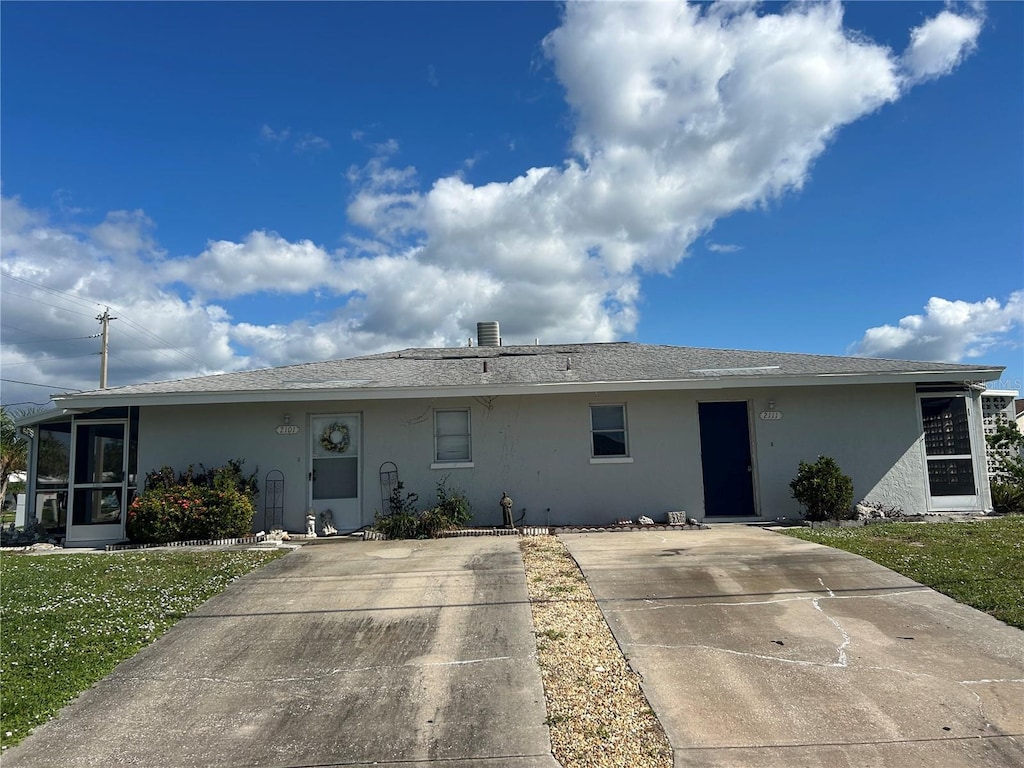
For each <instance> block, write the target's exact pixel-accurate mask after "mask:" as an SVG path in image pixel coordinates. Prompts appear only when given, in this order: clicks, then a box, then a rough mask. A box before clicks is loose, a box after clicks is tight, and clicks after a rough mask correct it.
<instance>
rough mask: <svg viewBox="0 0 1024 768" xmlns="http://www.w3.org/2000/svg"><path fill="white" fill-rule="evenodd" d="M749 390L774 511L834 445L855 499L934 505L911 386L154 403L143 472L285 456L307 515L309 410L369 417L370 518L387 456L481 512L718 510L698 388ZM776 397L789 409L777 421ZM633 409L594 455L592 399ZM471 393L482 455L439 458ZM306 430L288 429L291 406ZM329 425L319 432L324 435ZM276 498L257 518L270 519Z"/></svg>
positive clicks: (144, 418)
mask: <svg viewBox="0 0 1024 768" xmlns="http://www.w3.org/2000/svg"><path fill="white" fill-rule="evenodd" d="M715 400H733V401H736V400H740V401H748V402H749V409H750V414H751V423H750V426H751V443H752V451H753V463H754V468H755V472H754V479H755V498H756V503H757V505H758V511H759V515H760V517H761V518H762V519H767V520H773V519H776V518H780V517H796V516H799V514H800V510H799V507H798V505H797V504H796V502H795V501H794V500H793V499H792V498H790V495H789V482H790V480H792V478H793V477H794V476H795V474H796V471H797V465H798V464H799V462H800V461H801V460H806V461H813V460H814V459H815V458H816V457H817V456H818V455H819V454H827V455H830V456H832V457H834V458H835V459H836V460H837V461H838V462H839V465H840V466H841V467H842V468H843V470H844V471H845V472H846V473H847V474H849V475H851V476H852V477H853V480H854V485H855V490H854V493H855V500H859V499H862V498H868V499H870V500H875V501H884V502H887V503H890V504H898V505H900V506H902V507H904V508H905V509H906V510H907V511H924V509H925V503H926V495H925V494H926V479H925V476H924V463H923V459H922V455H921V446H920V439H921V437H920V426H919V420H918V415H917V408H918V405H917V400H916V396H915V392H914V386H913V385H912V384H907V385H872V386H830V387H801V388H785V389H778V390H766V389H749V390H717V391H705V392H692V391H689V392H629V393H618V394H612V395H604V394H603V395H590V396H588V395H586V394H545V395H526V396H501V397H494V398H464V399H462V398H459V399H454V398H453V399H430V400H427V399H420V400H380V401H372V402H363V403H359V402H350V401H343V400H339V401H335V402H327V403H315V404H312V405H310V404H306V403H301V402H298V401H296V402H292V403H272V404H269V403H268V404H261V403H256V404H239V405H209V406H188V407H180V406H179V407H144V408H142V410H141V414H140V445H139V470H140V473H142V474H145V473H146V472H148V471H149V470H151V469H154V468H157V467H160V466H163V465H170V466H173V467H174V468H175V469H176V470H181V469H184V468H185V467H186V466H188V464H190V463H196V464H198V463H203V464H205V465H207V466H214V465H218V464H222V463H224V462H225V461H227V460H228V459H233V458H243V459H245V468H246V470H247V471H249V472H251V471H254V470H257V469H258V477H259V481H260V487H261V488H262V487H263V485H264V481H265V478H266V475H267V473H268V472H269V471H270V470H274V469H277V470H280V471H281V472H282V473H283V474H284V477H285V527H286V528H288V529H289V530H293V531H302V530H304V528H305V525H304V514H305V510H306V509H307V507H308V505H309V482H308V472H309V450H310V449H309V444H310V437H311V436H310V434H309V421H308V419H309V416H310V414H332V413H339V414H340V413H359V414H361V416H362V430H361V431H362V441H361V445H360V446H359V448H360V454H361V457H362V458H361V462H362V463H361V467H360V473H361V493H360V495H361V506H362V523H363V524H364V525H368V524H370V523H372V521H373V516H374V512H375V511H376V510H378V509H381V507H382V503H381V498H380V496H381V494H380V485H379V475H378V472H379V468H380V465H381V464H382V463H383V462H387V461H391V462H394V463H395V464H396V465H397V466H398V472H399V478H400V479H401V480H402V482H403V483H404V486H405V489H406V490H408V491H415V492H416V493H418V494H420V500H421V503H423V504H426V503H429V502H431V501H432V500H433V498H434V489H435V487H436V484H437V482H439V481H441V480H442V479H447V482H448V484H449V486H450V487H456V488H459V489H461V490H462V491H464V492H465V493H466V494H467V496H468V497H469V499H470V501H471V503H472V505H473V508H474V515H475V516H474V523H475V524H477V525H498V524H500V523H501V510H500V507H499V505H498V500H499V498H500V497H501V494H502V492H503V491H507V492H508V494H509V495H510V496H511V497H512V499H513V500H514V506H513V511H514V514H515V517H516V519H517V520H519V519H522V521H523V522H524V523H525V524H534V525H545V524H578V523H609V522H614V521H615V520H617V519H619V518H629V519H633V520H635V519H637V517H639V516H640V515H649V516H651V517H652V518H654V519H655V520H664V519H665V516H666V513H667V512H668V511H670V510H685V511H686V512H688V513H689V514H690V515H692V516H694V517H698V518H700V517H702V516H703V508H704V491H703V481H702V475H701V463H700V462H701V459H700V438H699V430H698V417H697V414H698V410H697V409H698V402H701V401H715ZM769 401H774V403H775V407H776V409H777V410H778V411H780V412H782V414H783V418H781V419H779V420H775V421H762V420H760V419H759V418H758V414H759V413H760V412H761V411H764V410H766V409H767V408H768V403H769ZM600 403H623V404H625V405H626V407H627V421H628V439H629V453H630V458H631V459H632V461H631V462H629V463H592V462H591V442H590V439H591V438H590V410H589V407H588V406H589V405H591V404H600ZM459 407H467V408H469V409H470V410H471V414H472V416H471V419H472V445H473V448H472V454H473V456H472V458H473V466H472V467H464V468H446V469H431V463H432V462H433V458H434V456H433V450H434V435H433V429H434V421H433V409H434V408H459ZM286 413H287V414H289V415H290V422H291V424H293V425H298V426H299V428H300V431H299V434H296V435H278V434H276V433H275V428H276V427H277V426H279V425H281V424H282V423H283V415H284V414H286ZM314 437H315V436H314ZM262 503H263V502H262V499H261V502H260V508H259V509H258V511H257V516H256V522H255V527H256V528H257V529H259V528H262V527H264V520H263V506H262Z"/></svg>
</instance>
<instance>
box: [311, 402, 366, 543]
mask: <svg viewBox="0 0 1024 768" xmlns="http://www.w3.org/2000/svg"><path fill="white" fill-rule="evenodd" d="M360 427H361V419H360V417H359V414H357V413H340V414H326V415H318V416H312V417H311V418H310V441H311V445H310V456H311V460H310V464H311V471H310V484H309V485H310V497H311V498H310V507H312V508H313V509H314V510H315V511H316V513H317V521H316V522H317V525H316V527H317V531H318V532H319V531H321V530H322V526H321V521H320V513H321V512H324V511H326V510H328V509H329V510H330V511H331V515H332V517H333V518H334V527H335V528H337V529H338V530H339V531H341V532H345V531H354V530H356V529H357V528H360V527H362V524H363V522H362V510H361V506H360V504H359V477H360V473H359V444H360V437H361V434H360Z"/></svg>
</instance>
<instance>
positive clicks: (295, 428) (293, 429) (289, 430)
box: [274, 424, 299, 435]
mask: <svg viewBox="0 0 1024 768" xmlns="http://www.w3.org/2000/svg"><path fill="white" fill-rule="evenodd" d="M274 431H275V432H277V434H279V435H297V434H299V425H298V424H282V425H281V426H280V427H278V428H277V429H275V430H274Z"/></svg>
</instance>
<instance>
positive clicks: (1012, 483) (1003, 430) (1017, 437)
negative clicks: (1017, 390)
mask: <svg viewBox="0 0 1024 768" xmlns="http://www.w3.org/2000/svg"><path fill="white" fill-rule="evenodd" d="M985 442H986V443H988V447H989V450H990V452H991V454H992V456H993V465H994V466H993V469H994V470H995V471H994V472H993V473H992V483H991V487H992V507H993V508H994V509H995V511H996V512H1002V513H1004V514H1011V513H1012V514H1024V434H1022V433H1021V431H1020V430H1019V429H1017V425H1016V424H1015V423H1014V422H1012V421H1000V422H999V423H998V424H997V425H996V428H995V431H994V432H993V433H992V434H990V435H986V436H985Z"/></svg>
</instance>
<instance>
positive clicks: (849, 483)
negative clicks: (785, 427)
mask: <svg viewBox="0 0 1024 768" xmlns="http://www.w3.org/2000/svg"><path fill="white" fill-rule="evenodd" d="M789 488H790V490H791V491H792V494H793V498H794V499H796V500H797V501H798V502H800V504H801V505H802V506H803V507H804V509H805V510H806V513H805V515H804V517H805V518H806V519H807V520H813V521H819V520H828V519H832V520H841V519H843V518H846V517H849V515H850V510H851V508H852V507H853V480H852V479H851V478H850V477H849V476H848V475H844V474H843V472H842V470H840V469H839V465H838V464H837V463H836V460H835V459H833V458H832V457H831V456H819V457H818V460H817V461H815V462H814V463H813V464H808V463H807V462H806V461H801V462H800V467H799V470H798V472H797V475H796V477H795V478H794V479H793V481H792V482H791V483H790V484H789Z"/></svg>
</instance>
